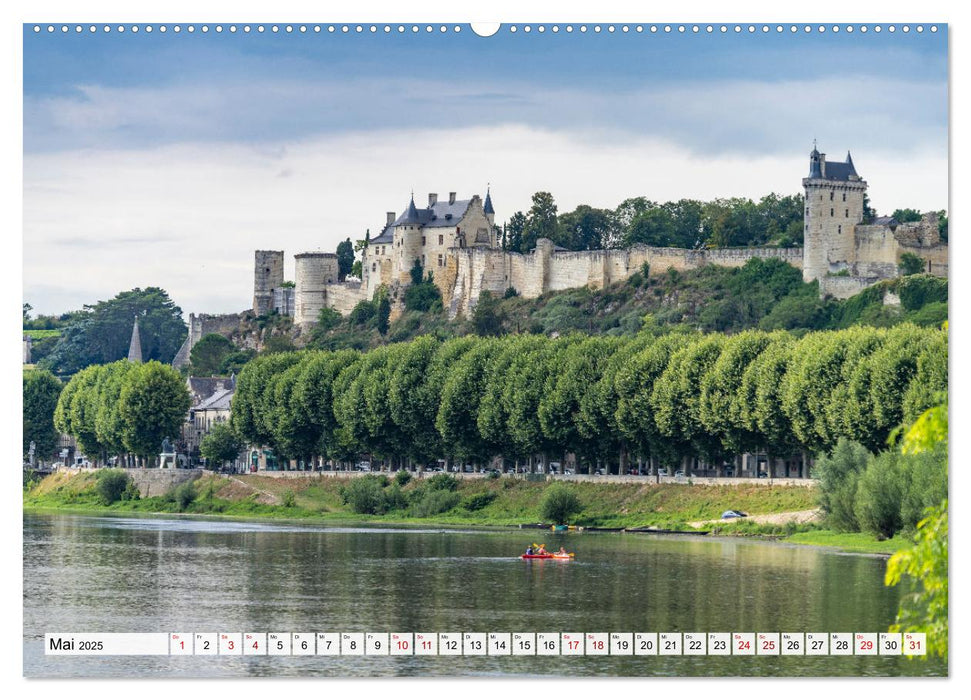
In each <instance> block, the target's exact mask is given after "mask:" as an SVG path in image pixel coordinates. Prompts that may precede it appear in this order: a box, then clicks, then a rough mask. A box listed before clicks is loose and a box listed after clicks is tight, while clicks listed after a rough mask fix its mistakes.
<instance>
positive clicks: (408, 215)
mask: <svg viewBox="0 0 971 700" xmlns="http://www.w3.org/2000/svg"><path fill="white" fill-rule="evenodd" d="M399 223H402V224H417V223H421V222H420V221H419V220H418V207H416V206H415V192H414V190H412V193H411V202H410V203H409V204H408V211H406V212H405V218H404V219H402V220H401V221H400V222H399Z"/></svg>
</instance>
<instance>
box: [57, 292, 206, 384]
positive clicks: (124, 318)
mask: <svg viewBox="0 0 971 700" xmlns="http://www.w3.org/2000/svg"><path fill="white" fill-rule="evenodd" d="M136 317H137V318H138V332H139V335H140V337H141V343H142V359H143V360H145V361H146V362H147V361H150V360H157V361H159V362H162V363H166V364H167V363H170V362H172V359H173V358H174V357H175V354H176V353H177V352H178V351H179V348H180V347H181V346H182V342H183V341H184V340H185V338H186V335H187V333H188V331H187V329H186V325H185V323H184V322H183V320H182V309H180V308H179V307H178V306H176V305H175V303H174V302H173V301H172V300H171V299H170V298H169V295H168V294H167V293H166V291H165V290H164V289H160V288H158V287H146V288H145V289H132V290H129V291H127V292H121V293H120V294H118V295H117V296H115V297H114V298H113V299H109V300H108V301H99V302H98V303H96V304H92V305H86V306H85V307H84V310H83V311H82V312H79V313H78V314H77V315H76V316H74V317H73V318H72V319H71V321H70V322H69V323H68V324H67V325H66V326H64V328H63V330H62V332H61V335H60V338H59V340H58V342H57V344H56V346H55V347H54V349H53V350H52V351H51V353H50V354H49V355H48V356H47V357H45V358H44V360H43V361H42V363H41V364H42V365H43V367H44V368H45V369H49V370H51V371H52V372H54V373H55V374H58V375H70V374H74V373H75V372H77V371H78V370H81V369H84V368H85V367H87V366H89V365H97V364H106V363H109V362H114V361H115V360H120V359H122V358H125V357H127V356H128V346H129V343H130V341H131V336H132V327H133V325H134V322H135V318H136Z"/></svg>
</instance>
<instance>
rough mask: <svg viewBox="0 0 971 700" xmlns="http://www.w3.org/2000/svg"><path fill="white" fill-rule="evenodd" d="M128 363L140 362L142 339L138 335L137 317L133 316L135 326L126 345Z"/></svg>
mask: <svg viewBox="0 0 971 700" xmlns="http://www.w3.org/2000/svg"><path fill="white" fill-rule="evenodd" d="M128 361H129V362H141V361H142V339H141V337H140V336H139V335H138V316H135V325H133V326H132V329H131V342H130V343H129V344H128Z"/></svg>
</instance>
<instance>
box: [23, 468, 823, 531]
mask: <svg viewBox="0 0 971 700" xmlns="http://www.w3.org/2000/svg"><path fill="white" fill-rule="evenodd" d="M98 481H99V480H98V479H97V477H96V476H94V475H93V474H91V473H83V474H77V475H71V476H69V475H66V474H55V475H52V476H50V477H47V478H46V479H44V480H42V481H41V482H40V483H39V484H37V485H35V486H33V487H32V488H30V489H29V490H28V491H26V492H25V494H24V507H25V508H27V509H38V510H39V509H55V510H56V509H64V510H76V511H92V512H105V511H107V512H143V513H166V512H185V513H196V514H212V515H224V516H237V517H259V518H264V517H265V518H294V519H310V520H320V521H339V520H357V521H361V520H367V521H380V522H411V521H415V522H434V523H439V524H455V525H494V526H510V525H519V524H524V523H537V522H547V523H550V520H549V518H548V517H545V516H549V515H551V514H554V513H562V514H565V515H564V518H565V520H566V522H565V523H563V524H570V525H578V526H586V527H650V526H654V527H659V528H667V529H685V530H688V529H691V528H690V526H688V525H687V523H689V522H692V521H697V520H710V519H715V518H718V517H720V516H721V514H722V513H723V512H724V511H726V510H730V509H737V510H742V511H744V512H746V513H750V514H761V513H783V512H789V511H801V510H808V509H811V508H813V507H815V505H816V500H817V496H816V493H815V489H814V488H813V487H807V486H778V485H776V486H766V485H759V484H752V485H738V486H708V485H689V484H660V485H657V484H655V485H649V484H592V483H579V484H566V483H563V482H556V483H552V484H548V483H545V482H543V483H537V482H530V481H525V480H522V479H518V478H511V477H501V478H496V479H475V480H472V479H469V480H460V479H455V478H454V477H452V476H450V475H447V474H438V475H436V476H434V477H431V478H425V479H405V478H394V479H389V478H387V477H386V476H383V475H370V476H364V477H358V478H351V479H341V478H330V477H323V476H308V477H302V478H288V479H279V478H273V477H266V476H260V475H245V476H240V477H235V478H233V479H228V478H226V477H224V476H220V475H206V476H203V477H202V478H200V479H198V480H196V481H195V482H193V486H192V487H191V492H190V493H184V492H180V493H175V492H174V491H173V492H172V493H170V494H166V495H164V496H156V497H151V498H132V497H126V498H119V499H118V500H115V501H114V502H112V503H111V505H108V506H106V505H104V502H103V500H102V499H101V496H100V495H99V492H98V490H97V484H98ZM186 490H188V489H184V491H186Z"/></svg>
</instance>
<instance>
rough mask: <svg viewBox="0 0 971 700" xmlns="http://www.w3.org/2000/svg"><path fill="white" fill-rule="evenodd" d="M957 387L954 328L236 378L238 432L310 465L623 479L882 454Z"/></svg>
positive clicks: (255, 366)
mask: <svg viewBox="0 0 971 700" xmlns="http://www.w3.org/2000/svg"><path fill="white" fill-rule="evenodd" d="M946 389H947V336H946V333H945V332H944V331H940V330H928V329H925V328H918V327H915V326H911V325H901V326H897V327H895V328H891V329H874V328H870V327H854V328H851V329H848V330H844V331H828V332H818V333H810V334H808V335H805V336H803V337H802V338H796V337H794V336H793V335H791V334H789V333H786V332H773V333H765V332H761V331H746V332H744V333H740V334H738V335H734V336H724V335H720V334H711V335H702V334H668V335H650V334H642V335H639V336H635V337H624V338H621V337H589V336H581V335H576V336H569V337H564V338H557V339H550V338H547V337H545V336H532V335H515V336H507V337H503V338H478V337H463V338H457V339H452V340H448V341H444V342H442V341H438V340H436V339H434V338H431V337H421V338H418V339H416V340H414V341H412V342H409V343H399V344H392V345H388V346H385V347H381V348H378V349H375V350H371V351H369V352H366V353H357V352H354V351H349V350H344V351H339V352H325V351H309V352H298V353H287V354H274V355H267V356H264V357H258V358H256V359H255V360H253V361H251V362H250V363H249V364H248V365H246V367H245V368H244V369H243V371H242V373H241V374H240V376H239V380H238V385H237V391H236V395H235V398H234V402H233V416H232V424H233V427H234V429H235V430H236V431H237V433H238V434H239V435H240V436H241V437H242V438H243V439H245V440H247V441H248V442H250V443H251V444H254V445H266V446H270V447H272V448H273V449H274V450H275V451H276V452H277V453H278V454H280V455H282V456H286V457H289V458H292V459H297V460H302V461H304V462H305V463H311V462H313V461H315V460H317V459H325V460H332V461H335V462H346V461H349V460H352V459H355V458H356V457H357V456H358V455H361V454H372V455H374V456H376V457H378V458H380V459H383V460H386V461H388V462H391V463H396V464H399V465H404V464H409V463H410V464H412V465H424V464H429V463H432V462H434V461H435V460H437V459H439V458H448V459H452V460H460V461H462V462H474V463H477V464H482V463H484V462H486V461H487V460H489V459H491V458H493V457H496V456H503V457H504V458H506V459H509V460H516V461H519V462H527V463H529V464H532V463H533V461H534V460H535V459H536V458H537V457H541V458H542V457H543V456H545V457H546V458H549V459H559V458H560V457H562V456H563V455H564V454H565V453H568V452H569V453H575V454H576V455H577V457H578V459H579V460H580V461H581V463H584V464H591V465H592V464H595V463H596V464H600V465H602V466H606V467H607V468H608V469H609V470H610V471H617V470H618V469H621V470H622V469H623V468H624V466H625V464H626V463H627V462H628V461H632V460H638V461H644V460H649V461H650V463H652V464H653V465H655V466H657V465H665V466H667V465H676V464H678V463H679V462H681V460H684V459H687V458H693V457H698V458H701V459H703V460H704V461H706V462H708V463H713V464H720V463H721V462H722V461H723V460H725V459H727V458H731V457H733V456H734V455H738V454H740V453H743V452H754V451H764V452H766V453H768V454H769V455H770V456H775V457H788V456H791V455H794V454H797V453H809V454H816V453H820V452H828V451H830V450H831V449H832V448H833V446H835V445H836V443H837V442H838V440H839V439H840V438H849V439H853V440H856V441H858V442H860V443H862V444H863V445H865V446H867V447H868V448H869V449H871V450H873V451H876V450H877V449H879V448H880V447H881V446H883V445H884V444H885V442H886V440H887V438H888V436H889V434H890V432H891V431H892V430H893V429H894V428H895V427H896V426H897V425H898V424H900V422H901V421H902V420H903V419H905V418H909V417H914V416H916V415H918V414H919V413H920V411H921V410H923V409H924V408H926V407H928V406H930V405H933V404H934V402H935V398H936V397H937V394H938V392H941V391H945V390H946ZM544 461H545V460H544Z"/></svg>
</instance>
